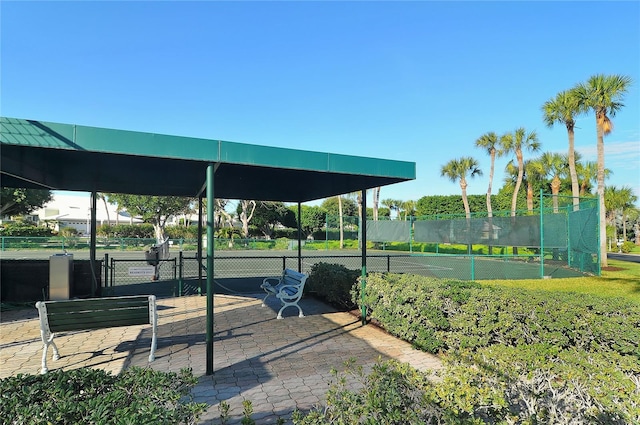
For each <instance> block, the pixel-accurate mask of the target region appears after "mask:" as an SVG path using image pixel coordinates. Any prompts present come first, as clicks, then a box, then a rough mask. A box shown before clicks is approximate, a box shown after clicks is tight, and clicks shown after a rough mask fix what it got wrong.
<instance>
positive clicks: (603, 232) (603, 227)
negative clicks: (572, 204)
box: [596, 111, 609, 267]
mask: <svg viewBox="0 0 640 425" xmlns="http://www.w3.org/2000/svg"><path fill="white" fill-rule="evenodd" d="M601 115H604V112H603V111H599V112H597V113H596V130H597V133H598V138H597V143H598V144H597V151H598V173H597V181H598V206H599V210H600V266H601V267H608V266H609V262H608V261H607V219H606V209H605V206H604V129H603V122H604V120H603V118H602V116H601Z"/></svg>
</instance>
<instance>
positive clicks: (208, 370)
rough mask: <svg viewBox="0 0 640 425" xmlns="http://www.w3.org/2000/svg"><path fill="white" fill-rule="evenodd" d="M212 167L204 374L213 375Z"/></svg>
mask: <svg viewBox="0 0 640 425" xmlns="http://www.w3.org/2000/svg"><path fill="white" fill-rule="evenodd" d="M214 174H215V170H214V165H213V164H209V166H208V167H207V367H206V374H207V375H213V245H214V240H213V223H214V216H213V212H214V209H215V206H214V197H213V196H214V194H213V176H214Z"/></svg>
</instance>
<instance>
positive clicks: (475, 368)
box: [292, 349, 640, 425]
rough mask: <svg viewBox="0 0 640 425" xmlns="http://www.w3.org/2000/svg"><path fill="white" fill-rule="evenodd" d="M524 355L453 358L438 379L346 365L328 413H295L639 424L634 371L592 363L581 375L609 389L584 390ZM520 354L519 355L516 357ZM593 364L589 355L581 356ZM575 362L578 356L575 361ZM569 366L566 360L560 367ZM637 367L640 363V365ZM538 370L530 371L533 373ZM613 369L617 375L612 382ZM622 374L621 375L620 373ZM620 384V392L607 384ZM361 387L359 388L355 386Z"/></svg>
mask: <svg viewBox="0 0 640 425" xmlns="http://www.w3.org/2000/svg"><path fill="white" fill-rule="evenodd" d="M525 353H526V354H525V355H524V356H522V355H519V351H518V350H511V351H504V352H493V353H486V354H487V355H489V356H490V358H498V359H499V361H483V360H482V359H481V358H480V357H476V358H474V357H456V356H450V357H449V358H448V359H447V361H446V362H445V367H444V369H442V370H440V371H438V372H437V374H436V376H435V378H436V379H430V378H432V377H429V376H427V375H426V374H424V373H422V372H419V371H417V370H415V369H413V368H411V367H410V366H408V365H407V364H402V363H399V362H397V361H394V360H391V361H387V362H384V363H380V362H379V363H378V364H376V365H374V366H373V370H372V371H371V373H370V374H369V375H365V373H364V372H363V369H362V367H354V362H353V360H351V361H349V362H347V363H346V365H347V368H346V370H345V372H343V373H338V372H336V371H333V374H334V382H333V383H332V384H331V386H330V388H329V391H328V392H327V403H326V407H325V408H315V409H313V410H312V411H311V412H309V413H307V414H306V415H305V414H303V413H301V412H299V411H296V412H294V414H293V418H292V419H293V422H294V424H296V425H312V424H314V425H315V424H318V425H325V424H326V425H329V424H336V425H337V424H340V425H347V424H353V425H356V424H397V425H400V424H569V423H571V424H620V425H623V424H630V423H638V421H639V420H640V410H639V406H640V404H639V403H638V402H639V401H640V382H638V379H637V376H636V378H634V377H633V375H632V374H626V375H625V374H621V373H620V372H618V373H617V375H616V374H615V371H613V370H612V369H611V368H610V367H609V368H607V369H606V370H602V371H600V372H598V371H597V366H598V365H600V364H601V363H600V360H601V359H596V361H595V362H596V365H590V366H589V367H586V368H585V369H583V370H578V375H579V373H581V372H584V373H593V374H594V375H593V377H594V380H595V379H596V378H603V381H602V384H601V385H600V384H599V383H594V384H595V385H592V386H589V385H585V381H582V380H580V379H576V377H575V376H573V375H572V374H571V373H570V372H572V371H574V370H577V369H576V368H573V367H569V368H568V369H569V370H568V372H567V373H564V374H563V373H561V372H558V371H555V370H553V367H549V365H550V363H548V362H547V363H545V362H537V363H536V366H541V367H540V368H531V367H530V366H528V365H527V363H526V360H527V356H528V355H531V356H533V357H538V358H540V357H541V355H542V354H543V353H544V350H542V351H541V352H536V351H535V349H534V350H533V352H532V353H527V352H526V351H525ZM513 354H516V357H515V358H514V357H511V356H513ZM572 355H575V356H577V357H581V360H584V361H586V363H585V364H589V359H587V356H584V355H581V354H580V353H578V352H573V353H572ZM570 361H571V362H574V361H575V360H574V359H570ZM561 363H562V362H561ZM636 368H637V366H636ZM528 369H531V371H528ZM607 372H614V376H613V377H609V376H607V375H606V374H607ZM620 375H622V376H620ZM612 384H613V385H614V387H613V389H611V387H608V385H612ZM592 387H600V388H608V391H606V392H607V393H608V395H609V396H610V397H609V398H607V397H602V396H601V395H600V397H599V398H596V397H595V396H594V395H593V393H594V392H595V393H597V391H592ZM354 388H355V389H354Z"/></svg>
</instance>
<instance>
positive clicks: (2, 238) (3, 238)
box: [0, 236, 4, 251]
mask: <svg viewBox="0 0 640 425" xmlns="http://www.w3.org/2000/svg"><path fill="white" fill-rule="evenodd" d="M0 239H2V251H4V236H2V237H0Z"/></svg>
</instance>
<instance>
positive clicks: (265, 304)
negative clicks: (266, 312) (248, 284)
mask: <svg viewBox="0 0 640 425" xmlns="http://www.w3.org/2000/svg"><path fill="white" fill-rule="evenodd" d="M269 295H271V294H269V293H267V296H266V297H264V299H263V300H262V307H266V306H267V298H269Z"/></svg>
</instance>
